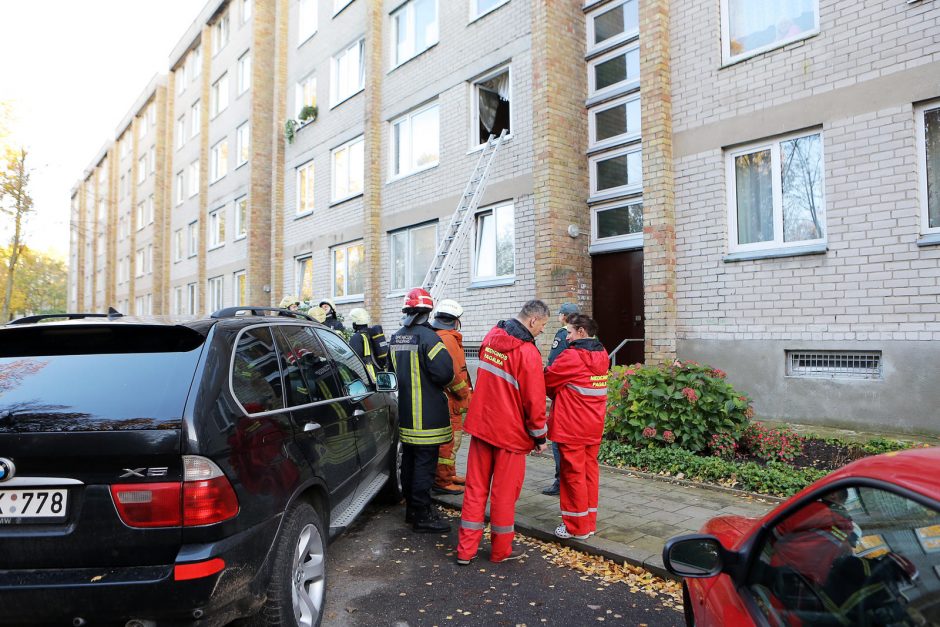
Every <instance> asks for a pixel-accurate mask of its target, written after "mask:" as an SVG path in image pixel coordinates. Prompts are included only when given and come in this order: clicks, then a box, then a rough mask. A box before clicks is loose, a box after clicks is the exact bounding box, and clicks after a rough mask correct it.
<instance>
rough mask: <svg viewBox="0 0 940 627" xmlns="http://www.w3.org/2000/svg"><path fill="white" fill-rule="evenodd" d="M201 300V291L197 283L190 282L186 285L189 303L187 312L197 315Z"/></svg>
mask: <svg viewBox="0 0 940 627" xmlns="http://www.w3.org/2000/svg"><path fill="white" fill-rule="evenodd" d="M198 300H199V291H198V290H197V289H196V284H195V283H189V284H187V285H186V302H187V304H188V307H187V310H186V313H188V314H189V315H190V316H195V315H196V311H197V305H198V303H197V301H198Z"/></svg>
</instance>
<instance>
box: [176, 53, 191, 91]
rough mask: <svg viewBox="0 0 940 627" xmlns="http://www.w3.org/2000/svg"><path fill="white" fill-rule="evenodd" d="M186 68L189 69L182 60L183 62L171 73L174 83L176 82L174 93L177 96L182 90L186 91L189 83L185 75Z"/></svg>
mask: <svg viewBox="0 0 940 627" xmlns="http://www.w3.org/2000/svg"><path fill="white" fill-rule="evenodd" d="M188 70H189V66H188V64H187V63H186V62H185V61H184V62H183V64H182V65H180V66H179V68H177V69H176V71H175V72H174V73H173V76H174V78H175V79H176V81H175V83H176V95H177V96H179V95H180V94H182V93H183V92H184V91H186V87H187V85H189V80H188V76H187V74H188Z"/></svg>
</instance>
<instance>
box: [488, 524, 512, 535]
mask: <svg viewBox="0 0 940 627" xmlns="http://www.w3.org/2000/svg"><path fill="white" fill-rule="evenodd" d="M515 531H516V526H515V525H509V526H508V527H500V526H499V525H493V524H491V525H490V533H514V532H515Z"/></svg>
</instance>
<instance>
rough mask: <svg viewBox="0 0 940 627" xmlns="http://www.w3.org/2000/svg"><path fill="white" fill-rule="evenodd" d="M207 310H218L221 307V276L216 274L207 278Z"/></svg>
mask: <svg viewBox="0 0 940 627" xmlns="http://www.w3.org/2000/svg"><path fill="white" fill-rule="evenodd" d="M208 292H209V294H208V296H209V311H218V310H219V309H222V277H220V276H216V277H212V278H211V279H209V289H208Z"/></svg>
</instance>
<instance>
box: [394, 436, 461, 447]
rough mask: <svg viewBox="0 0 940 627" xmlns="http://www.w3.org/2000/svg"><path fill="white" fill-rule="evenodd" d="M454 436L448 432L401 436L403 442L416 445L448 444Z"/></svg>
mask: <svg viewBox="0 0 940 627" xmlns="http://www.w3.org/2000/svg"><path fill="white" fill-rule="evenodd" d="M453 437H454V436H453V435H451V434H449V433H446V434H444V435H420V436H417V435H404V434H402V436H401V441H402V443H403V444H414V445H415V446H431V445H434V444H447V443H448V442H450V441H451V439H452V438H453Z"/></svg>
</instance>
